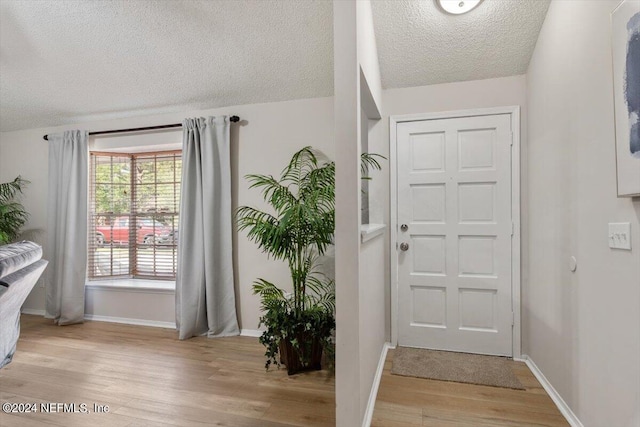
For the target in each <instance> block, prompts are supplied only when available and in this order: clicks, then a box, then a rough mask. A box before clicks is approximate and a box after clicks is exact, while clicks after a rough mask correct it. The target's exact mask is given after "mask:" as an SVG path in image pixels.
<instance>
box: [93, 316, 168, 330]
mask: <svg viewBox="0 0 640 427" xmlns="http://www.w3.org/2000/svg"><path fill="white" fill-rule="evenodd" d="M84 320H93V321H94V322H111V323H123V324H126V325H137V326H153V327H156V328H167V329H175V328H176V324H175V322H163V321H160V320H146V319H130V318H128V317H113V316H99V315H96V314H85V315H84Z"/></svg>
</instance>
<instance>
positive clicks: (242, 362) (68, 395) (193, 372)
mask: <svg viewBox="0 0 640 427" xmlns="http://www.w3.org/2000/svg"><path fill="white" fill-rule="evenodd" d="M263 355H264V348H263V347H262V346H261V345H260V344H259V343H258V339H257V338H249V337H232V338H218V339H207V338H194V339H191V340H187V341H178V340H177V339H176V333H175V332H174V331H172V330H168V329H160V328H151V327H143V326H130V325H119V324H114V323H103V322H86V323H85V324H82V325H73V326H63V327H59V326H54V325H52V323H51V321H50V320H46V319H43V318H42V317H39V316H27V315H23V316H22V333H21V336H20V341H19V343H18V351H17V352H16V354H15V356H14V360H13V362H11V363H10V364H9V365H7V366H5V367H4V368H3V369H1V370H0V401H2V403H4V402H12V403H20V402H23V403H24V402H31V403H41V402H59V403H78V404H80V403H86V404H88V405H89V409H90V412H91V410H93V404H94V403H97V404H100V405H108V406H109V413H106V414H105V413H89V414H82V413H75V414H74V413H53V414H51V413H50V414H43V413H35V414H33V413H32V414H22V415H8V414H5V413H3V412H1V411H0V425H1V426H3V427H9V426H41V425H58V426H65V427H67V426H83V427H84V426H109V427H119V426H168V425H173V426H176V425H178V426H252V427H253V426H260V427H262V426H264V427H271V426H273V427H275V426H291V425H295V426H330V425H334V424H335V395H334V379H333V375H332V373H330V372H329V371H326V370H325V371H317V372H310V373H303V374H299V375H295V376H292V377H289V376H287V373H286V370H285V369H281V370H273V369H272V370H270V371H269V372H265V370H264V357H263Z"/></svg>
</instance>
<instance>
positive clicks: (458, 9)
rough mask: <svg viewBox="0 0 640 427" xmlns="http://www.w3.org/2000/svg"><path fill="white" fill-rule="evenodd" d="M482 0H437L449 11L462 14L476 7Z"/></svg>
mask: <svg viewBox="0 0 640 427" xmlns="http://www.w3.org/2000/svg"><path fill="white" fill-rule="evenodd" d="M480 2H482V0H436V3H438V5H439V6H440V7H441V8H442V10H444V11H445V12H447V13H451V14H453V15H461V14H463V13H467V12H469V11H471V10H473V9H475V8H476V6H478V5H479V4H480Z"/></svg>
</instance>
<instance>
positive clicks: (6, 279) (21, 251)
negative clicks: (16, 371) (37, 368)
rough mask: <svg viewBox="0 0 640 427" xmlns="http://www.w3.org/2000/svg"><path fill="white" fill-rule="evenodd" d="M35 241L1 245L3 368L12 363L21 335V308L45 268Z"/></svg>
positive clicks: (0, 352) (0, 361)
mask: <svg viewBox="0 0 640 427" xmlns="http://www.w3.org/2000/svg"><path fill="white" fill-rule="evenodd" d="M47 264H48V261H46V260H43V259H42V247H41V246H40V245H38V244H36V243H33V242H28V241H24V242H18V243H11V244H8V245H3V246H0V368H2V367H3V366H4V365H6V364H7V363H9V362H11V359H12V358H13V354H14V353H15V352H16V344H17V342H18V337H19V336H20V308H21V307H22V304H23V303H24V300H26V299H27V296H28V295H29V292H31V289H33V287H34V286H35V284H36V282H37V281H38V279H39V278H40V276H41V275H42V272H43V271H44V269H45V268H46V266H47Z"/></svg>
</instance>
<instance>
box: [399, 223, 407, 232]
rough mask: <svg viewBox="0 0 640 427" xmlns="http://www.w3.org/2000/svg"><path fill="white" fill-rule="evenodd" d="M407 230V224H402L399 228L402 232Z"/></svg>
mask: <svg viewBox="0 0 640 427" xmlns="http://www.w3.org/2000/svg"><path fill="white" fill-rule="evenodd" d="M408 229H409V226H408V225H407V224H402V225H401V226H400V230H402V231H407V230H408Z"/></svg>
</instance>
